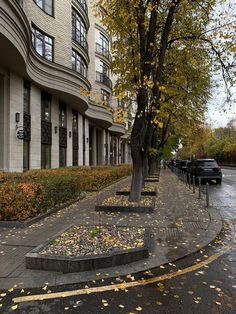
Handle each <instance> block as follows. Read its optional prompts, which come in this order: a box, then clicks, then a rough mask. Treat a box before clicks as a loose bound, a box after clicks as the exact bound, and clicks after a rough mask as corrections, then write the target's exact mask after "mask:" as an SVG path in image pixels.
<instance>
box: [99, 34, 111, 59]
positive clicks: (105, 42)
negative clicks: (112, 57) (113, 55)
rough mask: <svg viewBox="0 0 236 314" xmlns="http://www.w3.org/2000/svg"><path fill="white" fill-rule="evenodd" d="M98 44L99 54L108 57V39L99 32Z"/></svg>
mask: <svg viewBox="0 0 236 314" xmlns="http://www.w3.org/2000/svg"><path fill="white" fill-rule="evenodd" d="M100 45H101V54H102V55H103V56H105V57H109V41H108V39H107V38H106V37H105V36H104V35H103V34H101V33H100Z"/></svg>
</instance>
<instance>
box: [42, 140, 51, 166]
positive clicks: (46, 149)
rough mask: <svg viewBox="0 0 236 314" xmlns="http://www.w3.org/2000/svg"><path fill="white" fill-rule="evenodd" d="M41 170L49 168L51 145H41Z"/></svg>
mask: <svg viewBox="0 0 236 314" xmlns="http://www.w3.org/2000/svg"><path fill="white" fill-rule="evenodd" d="M41 168H42V169H47V168H51V145H48V144H41Z"/></svg>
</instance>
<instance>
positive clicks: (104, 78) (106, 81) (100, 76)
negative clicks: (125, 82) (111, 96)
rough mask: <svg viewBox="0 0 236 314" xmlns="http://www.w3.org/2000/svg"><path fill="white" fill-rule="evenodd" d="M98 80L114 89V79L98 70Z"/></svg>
mask: <svg viewBox="0 0 236 314" xmlns="http://www.w3.org/2000/svg"><path fill="white" fill-rule="evenodd" d="M96 81H97V82H99V83H102V84H104V85H106V86H107V87H109V88H110V89H112V81H111V80H110V78H109V77H108V76H107V75H105V74H104V73H101V72H96Z"/></svg>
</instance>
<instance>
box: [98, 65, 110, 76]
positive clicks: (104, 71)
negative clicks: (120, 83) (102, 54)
mask: <svg viewBox="0 0 236 314" xmlns="http://www.w3.org/2000/svg"><path fill="white" fill-rule="evenodd" d="M100 73H102V74H103V75H104V76H107V77H109V67H108V65H107V64H106V63H104V62H103V61H100Z"/></svg>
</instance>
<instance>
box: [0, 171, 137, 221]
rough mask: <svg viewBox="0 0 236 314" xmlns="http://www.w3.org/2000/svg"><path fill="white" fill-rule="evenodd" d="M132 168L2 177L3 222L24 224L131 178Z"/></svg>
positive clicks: (0, 203)
mask: <svg viewBox="0 0 236 314" xmlns="http://www.w3.org/2000/svg"><path fill="white" fill-rule="evenodd" d="M131 171H132V168H131V166H130V165H119V166H114V167H111V166H96V167H95V166H82V167H67V168H60V169H45V170H30V171H27V172H25V173H22V174H19V173H0V220H11V221H23V220H26V219H28V218H31V217H34V216H36V215H38V214H40V213H44V212H47V211H49V210H51V209H52V208H54V207H56V206H58V205H60V204H62V203H65V202H66V201H71V200H75V199H77V198H78V196H79V195H80V194H81V191H84V190H91V189H98V188H103V187H105V186H106V185H109V184H111V183H112V182H114V181H116V180H117V179H119V178H122V177H125V176H128V175H130V174H131Z"/></svg>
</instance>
